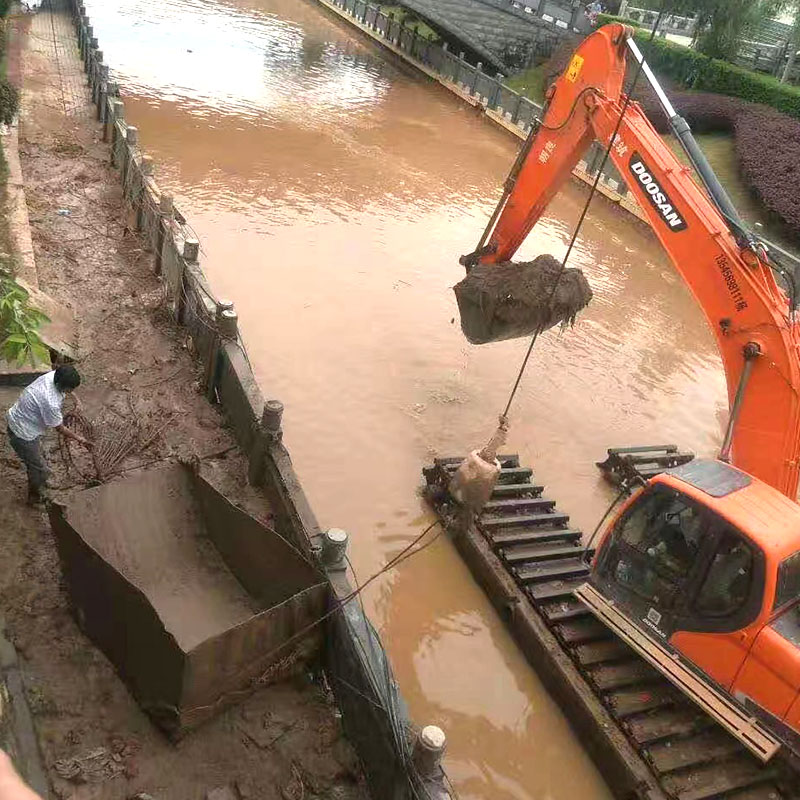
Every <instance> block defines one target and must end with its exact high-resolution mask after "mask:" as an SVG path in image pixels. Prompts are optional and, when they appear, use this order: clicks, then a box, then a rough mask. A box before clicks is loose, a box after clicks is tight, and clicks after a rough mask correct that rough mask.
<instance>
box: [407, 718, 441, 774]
mask: <svg viewBox="0 0 800 800" xmlns="http://www.w3.org/2000/svg"><path fill="white" fill-rule="evenodd" d="M446 747H447V737H446V736H445V734H444V731H443V730H442V729H441V728H439V727H437V726H436V725H426V726H425V727H424V728H423V729H422V730H421V731H420V732H419V736H417V740H416V742H414V751H413V753H412V755H411V758H412V760H413V762H414V766H415V767H416V768H417V771H418V772H419V773H420V775H422V777H423V778H431V777H434V776H435V775H436V773H437V772H439V770H440V769H441V766H442V756H443V755H444V751H445V748H446Z"/></svg>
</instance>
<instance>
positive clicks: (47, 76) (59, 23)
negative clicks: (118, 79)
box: [21, 0, 92, 125]
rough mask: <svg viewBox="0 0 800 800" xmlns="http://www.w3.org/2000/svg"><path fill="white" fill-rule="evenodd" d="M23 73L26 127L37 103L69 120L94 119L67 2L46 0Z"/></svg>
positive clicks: (37, 16) (35, 18) (35, 20)
mask: <svg viewBox="0 0 800 800" xmlns="http://www.w3.org/2000/svg"><path fill="white" fill-rule="evenodd" d="M23 70H24V74H25V85H24V89H23V95H22V115H21V117H22V123H23V125H24V124H25V123H26V122H27V121H29V120H30V119H31V117H32V114H33V113H34V109H35V106H36V105H37V104H39V105H43V106H44V107H46V108H48V109H50V110H52V111H53V112H55V113H57V114H60V115H61V116H62V117H66V118H70V117H71V118H76V117H78V118H79V117H84V118H85V117H88V116H91V113H92V106H91V105H90V103H89V89H88V86H87V83H86V75H85V74H84V72H83V62H82V61H81V57H80V51H79V50H78V46H77V41H76V39H75V28H74V26H73V24H72V18H71V16H70V13H69V11H68V9H67V3H66V1H65V0H47V2H46V3H45V5H43V6H42V8H41V9H40V10H39V11H38V12H37V13H36V14H35V15H33V19H32V21H31V27H30V33H29V36H28V42H27V46H26V49H25V53H24V55H23Z"/></svg>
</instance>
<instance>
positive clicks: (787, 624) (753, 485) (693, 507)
mask: <svg viewBox="0 0 800 800" xmlns="http://www.w3.org/2000/svg"><path fill="white" fill-rule="evenodd" d="M590 586H591V587H592V589H594V590H595V595H594V597H595V601H596V599H597V598H598V597H602V598H603V599H604V601H605V603H606V604H607V605H608V607H613V609H615V611H616V612H617V613H620V614H621V615H623V616H624V617H625V618H626V619H627V620H629V621H630V622H632V623H633V625H634V626H636V627H638V628H639V630H640V632H641V634H643V636H640V637H638V645H639V646H636V645H634V648H635V649H637V650H639V649H640V648H642V649H644V650H648V648H649V649H650V652H651V655H652V654H653V653H654V652H656V651H658V650H661V651H664V652H666V654H667V655H668V657H669V658H671V659H672V660H673V661H676V660H681V661H683V662H684V663H685V664H686V665H691V670H693V671H694V672H696V673H697V674H698V675H699V677H700V678H701V680H702V681H707V682H708V683H709V684H710V685H711V686H712V687H714V688H716V687H718V688H719V689H722V690H724V691H725V692H726V693H727V694H728V695H731V696H732V697H733V698H735V701H736V702H737V703H738V704H739V705H740V706H742V707H743V708H744V709H745V710H746V713H748V714H751V715H753V716H755V717H756V718H757V719H759V720H760V721H761V722H762V723H763V724H764V725H765V726H766V728H767V729H769V730H770V731H771V732H772V733H774V735H776V736H777V737H778V738H779V739H781V741H782V742H784V743H785V744H787V746H789V747H790V748H791V749H793V750H795V751H800V507H798V505H797V504H796V503H792V502H791V501H790V500H789V499H788V498H787V497H786V496H785V495H783V494H781V493H780V492H778V491H777V490H776V489H773V488H772V487H770V486H768V485H767V484H765V483H762V482H761V481H758V480H757V479H755V478H753V477H751V476H749V475H747V474H746V473H744V472H742V471H740V470H738V469H736V468H735V467H732V466H730V465H728V464H725V463H723V462H721V461H714V460H704V459H697V460H695V461H692V462H690V463H688V464H685V465H683V466H682V467H678V468H676V469H674V470H670V471H669V472H667V473H664V474H662V475H659V476H657V477H656V478H654V479H653V480H651V481H650V483H649V484H648V485H647V486H646V487H645V488H644V489H643V490H641V491H640V492H638V493H637V494H636V495H635V496H634V497H633V498H632V499H631V500H630V501H629V502H628V503H627V504H626V505H625V506H624V507H623V509H622V510H621V512H620V513H619V515H618V517H617V519H616V520H615V521H614V522H613V523H612V524H611V525H610V526H609V529H608V531H607V532H606V534H605V536H604V538H603V540H602V542H601V544H600V547H599V548H598V551H597V555H596V557H595V562H594V567H593V571H592V576H591V580H590ZM633 638H634V639H637V637H633ZM629 643H631V641H630V640H629ZM651 643H652V645H651ZM642 655H646V654H645V653H642ZM662 671H663V670H662ZM667 677H670V675H669V674H668V673H667Z"/></svg>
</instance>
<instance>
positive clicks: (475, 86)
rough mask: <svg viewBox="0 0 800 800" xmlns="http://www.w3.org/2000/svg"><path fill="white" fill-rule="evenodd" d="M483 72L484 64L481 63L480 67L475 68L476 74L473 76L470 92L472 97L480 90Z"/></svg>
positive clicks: (479, 63)
mask: <svg viewBox="0 0 800 800" xmlns="http://www.w3.org/2000/svg"><path fill="white" fill-rule="evenodd" d="M481 72H483V62H482V61H479V62H478V66H477V67H475V74H474V75H473V76H472V88H471V89H470V92H469V93H470V94H471V95H474V94H475V92H476V91H477V90H478V77H479V76H480V74H481Z"/></svg>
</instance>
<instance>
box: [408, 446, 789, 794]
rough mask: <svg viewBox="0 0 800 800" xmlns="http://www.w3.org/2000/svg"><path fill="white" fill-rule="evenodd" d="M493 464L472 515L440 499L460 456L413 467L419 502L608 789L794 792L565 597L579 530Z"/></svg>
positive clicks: (515, 472) (640, 456)
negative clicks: (420, 486) (493, 473)
mask: <svg viewBox="0 0 800 800" xmlns="http://www.w3.org/2000/svg"><path fill="white" fill-rule="evenodd" d="M620 456H621V457H622V458H621V460H622V461H626V462H627V463H628V465H629V466H630V465H632V466H631V469H632V471H631V472H630V474H629V475H628V479H630V478H631V476H633V475H635V474H637V473H638V474H640V475H641V477H645V475H644V474H643V470H644V472H646V471H647V470H648V469H659V471H660V470H663V468H664V467H666V466H673V465H674V464H673V463H672V462H673V461H675V459H678V460H679V461H682V462H684V463H685V461H686V460H689V459H690V458H691V454H682V453H679V452H678V451H677V448H673V449H672V450H668V449H665V448H657V449H656V452H653V449H652V448H648V449H646V450H645V449H632V450H628V451H610V457H611V458H612V464H611V466H612V467H613V466H615V465H616V464H617V462H619V461H620V458H619V457H620ZM626 456H631V457H630V458H626ZM499 458H500V461H501V465H502V472H501V474H500V480H499V482H498V485H497V487H496V488H495V490H494V493H493V495H492V498H491V500H490V501H489V503H488V504H487V505H486V507H485V508H484V510H483V513H482V514H481V515H480V517H479V518H478V519H477V520H467V519H466V518H464V517H463V516H462V515H460V512H459V509H458V507H457V506H456V505H455V503H454V502H453V501H452V499H451V498H450V496H449V495H448V493H447V488H446V487H447V484H448V482H449V479H450V477H451V476H452V474H453V472H454V471H455V470H456V468H457V467H458V465H459V463H460V462H461V459H460V458H441V459H436V461H435V462H434V464H433V465H432V466H430V467H427V468H426V469H424V470H423V473H424V476H425V482H426V484H425V494H426V497H427V499H428V501H429V502H430V504H431V505H432V507H433V508H434V510H435V511H436V513H437V514H438V515H439V516H440V518H441V519H442V520H443V522H444V523H445V525H446V526H447V527H448V529H449V530H450V531H451V533H452V534H453V536H454V541H455V543H456V546H457V547H458V549H459V551H460V552H461V554H462V556H463V557H464V559H465V561H466V562H467V563H468V564H469V566H470V568H471V570H472V572H473V574H474V576H475V577H476V579H477V580H478V582H479V583H480V584H481V585H482V586H483V588H484V589H485V590H486V592H487V594H488V595H489V597H490V599H491V600H492V602H493V603H494V604H495V606H496V607H497V608H498V610H499V611H500V612H501V615H502V616H503V617H504V618H505V621H506V623H507V624H508V626H509V628H510V629H511V630H512V633H513V634H514V636H515V638H516V639H517V641H518V642H519V644H520V646H521V647H522V649H523V651H524V652H525V653H526V655H527V656H528V658H529V660H530V661H531V663H532V665H533V666H534V668H535V669H537V671H538V672H539V673H540V675H541V677H542V679H543V681H544V682H545V684H546V685H547V686H548V688H549V689H550V691H551V692H553V694H554V695H555V696H556V698H557V700H558V701H559V702H560V703H561V705H562V707H563V708H564V711H565V713H566V714H567V716H568V717H569V718H570V720H571V721H572V723H573V725H574V727H576V729H577V730H578V733H579V735H580V736H581V739H582V741H583V742H584V744H585V745H586V746H587V749H588V750H589V751H590V753H591V754H592V756H593V757H594V758H595V760H596V761H597V763H598V765H599V766H600V768H601V770H602V771H603V773H604V776H605V777H606V779H607V780H608V781H609V783H610V786H611V789H612V791H614V793H615V794H616V795H617V796H618V797H626V798H632V797H637V798H643V799H644V798H647V800H656V798H675V800H706V799H707V798H720V797H725V798H736V799H737V800H784V799H786V800H789V798H797V797H798V796H800V775H798V773H796V772H794V771H793V770H792V769H791V768H790V767H789V766H788V764H786V763H785V762H783V761H782V760H780V759H779V758H775V759H773V760H772V761H770V762H768V763H767V764H762V763H761V762H760V761H759V760H758V759H756V758H755V757H754V756H753V755H752V754H751V753H750V752H749V751H748V750H746V749H745V747H744V746H743V745H742V744H741V743H740V742H739V741H738V740H737V739H735V738H734V737H733V736H731V735H730V734H729V733H728V732H727V731H725V730H724V729H723V728H722V727H720V726H719V725H718V724H717V723H716V722H714V721H713V720H712V719H711V718H710V717H708V716H706V715H705V714H704V713H703V712H702V711H701V710H700V709H699V708H698V707H697V706H695V705H694V703H692V702H691V701H690V700H689V699H688V698H687V697H686V696H685V695H683V694H682V693H680V692H679V691H678V690H677V689H675V688H674V687H673V686H672V684H671V683H669V682H668V681H667V680H666V679H665V678H664V677H663V676H662V675H661V674H660V673H659V672H657V671H656V670H655V669H654V668H652V667H651V666H650V665H649V664H647V663H646V662H645V661H644V660H643V659H641V658H640V657H639V656H638V655H636V654H635V653H634V652H633V650H631V649H630V648H629V647H628V646H627V645H626V644H625V643H624V642H623V641H622V640H621V639H619V638H617V637H616V636H615V635H614V634H613V633H612V632H611V631H610V630H609V629H608V628H607V627H606V626H605V625H603V624H602V623H601V622H600V621H599V620H597V619H596V618H595V617H594V616H593V614H592V613H591V612H590V611H589V610H588V608H587V607H586V606H585V605H583V603H582V602H581V601H579V600H578V599H577V598H576V597H574V595H573V591H574V590H575V589H576V588H577V587H578V586H580V585H582V584H583V583H584V582H585V580H586V578H587V577H588V575H589V565H588V561H589V557H590V556H591V555H592V552H591V551H589V552H587V550H586V549H585V547H584V544H583V534H582V532H581V531H580V530H577V529H575V528H574V527H572V526H571V525H570V518H569V515H568V514H566V513H564V512H563V511H561V510H560V509H559V508H557V505H556V501H555V500H552V499H550V498H548V497H547V495H546V494H545V491H544V486H542V485H540V484H538V483H536V482H535V481H534V478H533V471H532V470H531V469H529V468H527V467H523V466H521V465H520V462H519V458H518V457H517V456H515V455H506V456H500V457H499ZM637 467H639V469H637ZM617 474H618V475H619V474H620V473H619V470H617ZM565 656H566V657H565ZM532 746H535V743H532Z"/></svg>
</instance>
